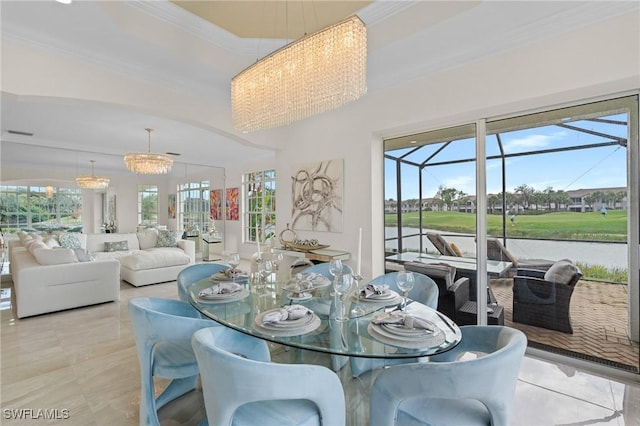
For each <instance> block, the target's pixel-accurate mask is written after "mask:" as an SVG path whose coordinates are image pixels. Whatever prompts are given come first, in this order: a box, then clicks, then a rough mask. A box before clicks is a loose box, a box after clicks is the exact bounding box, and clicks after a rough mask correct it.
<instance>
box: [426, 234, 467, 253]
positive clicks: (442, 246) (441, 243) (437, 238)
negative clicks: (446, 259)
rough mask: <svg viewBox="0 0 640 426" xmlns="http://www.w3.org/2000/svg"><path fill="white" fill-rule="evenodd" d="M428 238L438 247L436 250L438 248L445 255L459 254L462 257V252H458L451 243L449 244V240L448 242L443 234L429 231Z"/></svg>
mask: <svg viewBox="0 0 640 426" xmlns="http://www.w3.org/2000/svg"><path fill="white" fill-rule="evenodd" d="M427 238H428V239H429V241H431V244H433V246H434V247H435V248H436V250H438V251H439V252H440V254H444V255H445V256H458V257H460V254H458V253H457V252H456V251H455V250H454V248H453V246H452V245H451V244H449V242H447V240H445V239H444V238H443V237H442V235H440V234H434V233H427Z"/></svg>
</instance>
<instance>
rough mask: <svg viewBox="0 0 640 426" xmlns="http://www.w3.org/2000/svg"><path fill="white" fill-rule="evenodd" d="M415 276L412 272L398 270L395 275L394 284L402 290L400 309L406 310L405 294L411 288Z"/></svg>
mask: <svg viewBox="0 0 640 426" xmlns="http://www.w3.org/2000/svg"><path fill="white" fill-rule="evenodd" d="M414 283H415V278H414V276H413V272H407V271H400V272H398V275H397V277H396V284H397V285H398V288H399V289H400V290H402V310H403V311H404V312H406V311H407V295H408V294H409V292H410V291H411V289H413V285H414Z"/></svg>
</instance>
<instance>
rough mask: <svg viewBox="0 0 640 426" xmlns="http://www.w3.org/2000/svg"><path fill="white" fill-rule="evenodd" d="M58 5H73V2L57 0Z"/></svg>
mask: <svg viewBox="0 0 640 426" xmlns="http://www.w3.org/2000/svg"><path fill="white" fill-rule="evenodd" d="M56 1H57V2H58V3H62V4H71V1H72V0H56Z"/></svg>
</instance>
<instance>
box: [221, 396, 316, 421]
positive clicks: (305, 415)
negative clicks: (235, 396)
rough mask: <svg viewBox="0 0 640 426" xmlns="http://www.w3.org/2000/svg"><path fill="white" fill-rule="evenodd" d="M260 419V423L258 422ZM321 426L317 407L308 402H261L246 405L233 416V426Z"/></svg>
mask: <svg viewBox="0 0 640 426" xmlns="http://www.w3.org/2000/svg"><path fill="white" fill-rule="evenodd" d="M258 419H259V421H258ZM256 422H257V423H259V424H260V425H263V426H285V425H319V424H321V421H320V415H319V413H318V409H317V408H316V405H315V404H314V403H313V402H311V401H306V400H286V401H284V400H280V401H260V402H251V403H249V404H245V405H243V406H242V407H240V408H239V409H238V411H237V412H236V414H235V416H233V422H232V425H233V426H244V425H247V426H254V425H256V424H257V423H256Z"/></svg>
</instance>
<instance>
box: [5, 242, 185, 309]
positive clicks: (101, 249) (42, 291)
mask: <svg viewBox="0 0 640 426" xmlns="http://www.w3.org/2000/svg"><path fill="white" fill-rule="evenodd" d="M69 235H70V234H60V235H59V236H51V235H49V236H36V235H33V234H29V235H27V236H24V235H23V236H21V237H23V238H21V239H20V240H12V241H10V242H9V262H10V263H9V268H10V272H11V276H12V281H13V289H14V294H15V299H14V300H15V305H16V306H15V309H16V315H17V316H18V318H24V317H28V316H32V315H39V314H43V313H48V312H55V311H59V310H63V309H70V308H76V307H80V306H88V305H93V304H97V303H104V302H110V301H114V300H118V298H119V295H120V279H121V278H122V279H123V280H125V281H127V282H128V283H130V284H132V285H134V286H142V285H148V284H155V283H160V282H166V281H173V280H175V279H176V277H177V275H178V272H180V271H181V270H182V269H183V268H185V267H186V266H188V265H189V264H192V263H194V262H195V243H194V242H193V241H188V240H178V239H174V240H173V241H172V240H171V239H169V240H168V241H167V239H164V238H160V240H162V241H161V244H160V245H163V244H169V245H173V246H169V247H157V245H158V244H159V243H158V240H159V237H158V233H157V231H155V230H151V231H145V232H141V233H128V234H73V235H72V236H69ZM163 235H166V234H164V233H163ZM60 240H64V241H62V243H63V246H66V247H60V243H61V241H60ZM69 240H71V241H70V242H69Z"/></svg>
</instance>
